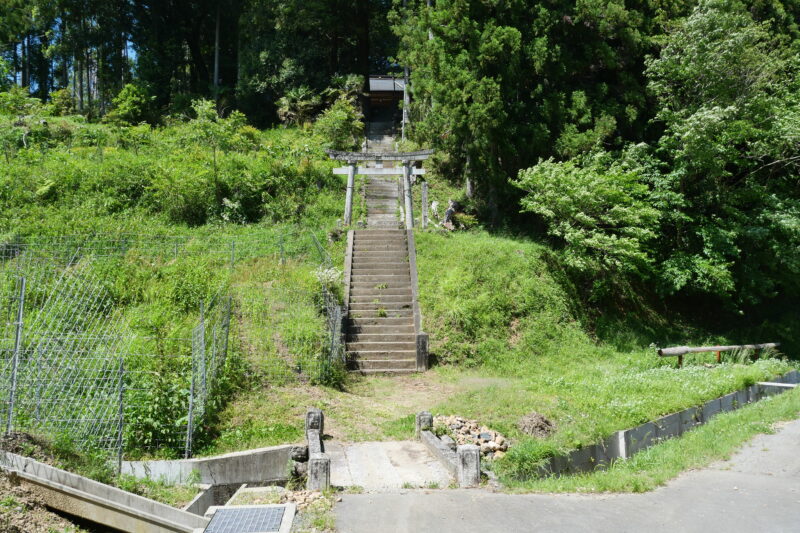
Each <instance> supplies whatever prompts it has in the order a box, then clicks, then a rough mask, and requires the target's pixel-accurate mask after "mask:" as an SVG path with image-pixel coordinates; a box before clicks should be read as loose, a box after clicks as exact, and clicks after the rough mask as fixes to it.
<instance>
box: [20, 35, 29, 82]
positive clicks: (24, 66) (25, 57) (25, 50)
mask: <svg viewBox="0 0 800 533" xmlns="http://www.w3.org/2000/svg"><path fill="white" fill-rule="evenodd" d="M27 39H28V38H27V37H23V38H22V76H21V78H22V80H21V83H20V85H21V86H22V87H27V86H28V85H30V80H29V79H28V48H27Z"/></svg>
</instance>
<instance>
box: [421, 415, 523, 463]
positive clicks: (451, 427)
mask: <svg viewBox="0 0 800 533" xmlns="http://www.w3.org/2000/svg"><path fill="white" fill-rule="evenodd" d="M433 431H434V433H436V434H437V435H440V439H441V440H442V441H445V442H447V441H448V439H450V440H452V441H453V443H452V446H453V447H455V446H458V445H461V444H475V445H476V446H479V447H480V449H481V455H482V456H483V457H485V458H486V459H500V458H501V457H503V456H504V455H505V454H506V452H507V451H508V446H509V444H508V439H507V438H506V437H505V436H504V435H501V434H500V433H498V432H497V431H492V430H491V429H489V428H488V427H486V426H483V425H481V424H480V423H478V421H477V420H468V419H466V418H462V417H460V416H455V415H450V416H444V415H437V416H435V417H434V418H433ZM442 432H444V433H442Z"/></svg>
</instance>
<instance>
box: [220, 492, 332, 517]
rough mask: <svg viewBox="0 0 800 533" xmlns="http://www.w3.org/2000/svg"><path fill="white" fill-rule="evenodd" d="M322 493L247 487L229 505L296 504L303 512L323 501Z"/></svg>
mask: <svg viewBox="0 0 800 533" xmlns="http://www.w3.org/2000/svg"><path fill="white" fill-rule="evenodd" d="M322 498H323V495H322V493H321V492H316V491H309V490H295V491H292V490H288V489H286V488H284V487H278V486H270V487H247V488H246V489H242V490H241V491H239V492H237V493H236V496H235V497H234V498H233V499H232V500H231V501H230V502H229V503H228V504H229V505H270V504H278V503H294V504H295V505H297V509H298V510H301V511H302V510H303V509H305V508H307V507H308V506H310V505H311V504H313V503H314V502H316V501H317V500H321V499H322Z"/></svg>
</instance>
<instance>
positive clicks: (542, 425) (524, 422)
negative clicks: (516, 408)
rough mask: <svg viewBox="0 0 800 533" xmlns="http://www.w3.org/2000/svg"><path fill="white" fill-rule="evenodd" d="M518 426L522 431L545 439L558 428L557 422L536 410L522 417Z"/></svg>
mask: <svg viewBox="0 0 800 533" xmlns="http://www.w3.org/2000/svg"><path fill="white" fill-rule="evenodd" d="M517 427H518V428H519V430H520V431H521V432H523V433H525V434H526V435H530V436H531V437H536V438H537V439H543V438H545V437H547V436H549V435H550V434H551V433H553V432H554V431H555V430H556V425H555V424H553V423H552V422H551V421H550V420H548V419H547V418H546V417H545V416H544V415H542V414H540V413H537V412H536V411H533V412H530V413H528V414H527V415H525V416H523V417H522V418H520V419H519V422H518V423H517Z"/></svg>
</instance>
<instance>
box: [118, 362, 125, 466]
mask: <svg viewBox="0 0 800 533" xmlns="http://www.w3.org/2000/svg"><path fill="white" fill-rule="evenodd" d="M124 428H125V359H124V358H123V357H122V356H121V355H120V356H119V406H118V411H117V473H118V474H121V473H122V448H123V434H124Z"/></svg>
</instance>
